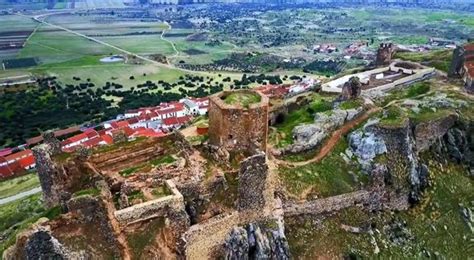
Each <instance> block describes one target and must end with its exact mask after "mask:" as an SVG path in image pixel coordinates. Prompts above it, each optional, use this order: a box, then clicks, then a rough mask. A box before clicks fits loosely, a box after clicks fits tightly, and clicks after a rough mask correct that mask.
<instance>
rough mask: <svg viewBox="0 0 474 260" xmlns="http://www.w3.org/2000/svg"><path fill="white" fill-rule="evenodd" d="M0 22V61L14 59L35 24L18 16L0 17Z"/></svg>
mask: <svg viewBox="0 0 474 260" xmlns="http://www.w3.org/2000/svg"><path fill="white" fill-rule="evenodd" d="M0 20H1V24H2V26H1V27H0V60H5V59H12V58H15V56H16V55H17V53H18V52H19V51H20V50H21V48H22V47H23V44H24V43H25V41H26V39H27V38H28V36H29V35H30V34H31V33H32V32H33V30H34V29H35V27H36V26H37V24H36V23H35V22H34V21H33V20H31V19H29V18H26V17H22V16H18V15H2V16H0Z"/></svg>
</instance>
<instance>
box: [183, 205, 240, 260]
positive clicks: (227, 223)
mask: <svg viewBox="0 0 474 260" xmlns="http://www.w3.org/2000/svg"><path fill="white" fill-rule="evenodd" d="M239 223H240V219H239V213H238V212H237V211H234V212H232V213H229V214H222V215H219V216H216V217H214V218H212V219H210V220H208V221H207V222H203V223H200V224H198V225H194V226H191V228H189V230H188V231H187V232H186V233H185V234H184V235H183V240H184V241H186V243H185V247H186V250H185V252H186V253H185V256H186V259H210V258H211V255H210V254H211V253H212V252H213V251H214V250H215V248H216V247H217V246H219V245H221V244H222V243H223V242H224V241H225V238H226V236H227V235H228V234H229V232H230V231H231V230H232V228H234V227H235V226H238V225H239Z"/></svg>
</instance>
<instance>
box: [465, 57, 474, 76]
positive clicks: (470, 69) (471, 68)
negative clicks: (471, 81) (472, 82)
mask: <svg viewBox="0 0 474 260" xmlns="http://www.w3.org/2000/svg"><path fill="white" fill-rule="evenodd" d="M464 67H466V69H467V73H468V74H469V76H470V77H471V78H474V61H468V62H465V63H464Z"/></svg>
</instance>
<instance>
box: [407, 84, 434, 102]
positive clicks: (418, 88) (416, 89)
mask: <svg viewBox="0 0 474 260" xmlns="http://www.w3.org/2000/svg"><path fill="white" fill-rule="evenodd" d="M429 91H430V83H428V82H426V81H425V82H419V83H415V84H414V85H413V86H411V87H410V88H408V89H407V91H406V94H405V97H406V98H413V97H416V96H419V95H423V94H426V93H428V92H429Z"/></svg>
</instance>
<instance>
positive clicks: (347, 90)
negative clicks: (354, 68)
mask: <svg viewBox="0 0 474 260" xmlns="http://www.w3.org/2000/svg"><path fill="white" fill-rule="evenodd" d="M361 91H362V83H360V80H359V78H358V77H351V78H350V79H349V80H348V81H347V82H346V83H344V86H343V87H342V93H341V96H340V99H341V100H349V99H356V98H358V97H359V96H360V93H361Z"/></svg>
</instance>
